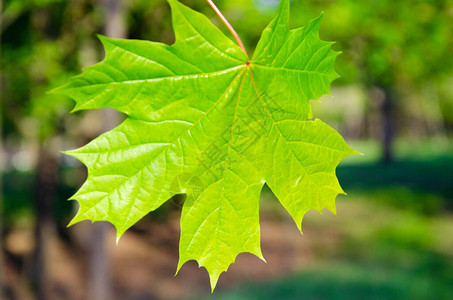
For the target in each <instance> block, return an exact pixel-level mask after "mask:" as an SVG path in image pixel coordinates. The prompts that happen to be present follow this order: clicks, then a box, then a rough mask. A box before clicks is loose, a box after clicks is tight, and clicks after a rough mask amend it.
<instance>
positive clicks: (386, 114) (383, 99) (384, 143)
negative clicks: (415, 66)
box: [371, 87, 396, 163]
mask: <svg viewBox="0 0 453 300" xmlns="http://www.w3.org/2000/svg"><path fill="white" fill-rule="evenodd" d="M371 98H372V99H373V101H374V102H375V104H376V107H377V108H378V109H379V115H380V118H379V119H380V120H379V126H380V130H379V131H380V140H381V148H382V162H383V163H391V162H393V161H394V153H393V141H394V138H395V132H396V130H395V120H394V99H393V94H392V92H391V91H390V90H389V89H386V88H382V87H374V88H372V90H371Z"/></svg>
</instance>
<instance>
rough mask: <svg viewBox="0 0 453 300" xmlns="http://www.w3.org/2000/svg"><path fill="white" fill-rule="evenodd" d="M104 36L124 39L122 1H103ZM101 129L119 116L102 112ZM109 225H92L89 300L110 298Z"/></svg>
mask: <svg viewBox="0 0 453 300" xmlns="http://www.w3.org/2000/svg"><path fill="white" fill-rule="evenodd" d="M104 7H105V34H106V35H107V36H108V37H113V38H125V37H126V25H125V7H124V1H120V0H104ZM102 118H103V128H102V131H103V132H106V131H109V130H111V129H113V128H114V127H116V126H117V125H118V122H119V116H118V113H117V112H116V111H115V110H112V109H108V110H103V111H102ZM109 226H110V225H109V224H106V223H96V224H94V230H93V240H92V243H91V249H90V283H89V284H90V288H89V289H90V295H89V296H90V299H93V300H108V299H113V297H112V276H111V274H112V272H111V271H110V257H109V255H108V251H107V249H106V245H105V238H106V234H107V232H108V229H109Z"/></svg>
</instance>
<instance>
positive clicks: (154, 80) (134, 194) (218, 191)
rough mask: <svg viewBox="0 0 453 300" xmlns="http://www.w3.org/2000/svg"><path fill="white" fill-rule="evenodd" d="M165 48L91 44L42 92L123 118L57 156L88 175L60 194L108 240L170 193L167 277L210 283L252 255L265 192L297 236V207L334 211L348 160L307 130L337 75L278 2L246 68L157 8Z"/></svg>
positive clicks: (341, 148)
mask: <svg viewBox="0 0 453 300" xmlns="http://www.w3.org/2000/svg"><path fill="white" fill-rule="evenodd" d="M169 3H170V6H171V9H172V16H173V27H174V31H175V34H176V42H175V44H174V45H171V46H169V45H165V44H161V43H154V42H149V41H140V40H121V39H110V38H106V37H103V36H100V39H101V41H102V43H103V45H104V47H105V50H106V53H107V54H106V58H105V60H104V61H102V62H101V63H98V64H96V65H94V66H91V67H89V68H86V69H85V70H84V73H83V74H82V75H79V76H77V77H74V78H73V79H72V80H71V81H70V82H69V83H68V84H66V85H65V86H63V87H61V88H59V89H58V90H56V91H55V92H57V93H61V94H64V95H67V96H69V97H71V98H73V99H74V100H75V101H76V106H75V109H74V110H75V111H78V110H86V109H99V108H107V107H108V108H114V109H116V110H118V111H120V112H122V113H124V114H126V115H127V116H128V118H127V119H126V121H124V123H122V124H121V125H120V126H118V127H117V128H115V129H114V130H112V131H109V132H107V133H105V134H103V135H101V136H100V137H98V138H97V139H95V140H93V141H92V142H91V143H89V144H88V145H86V146H84V147H82V148H80V149H78V150H75V151H70V152H67V153H68V154H69V155H72V156H74V157H76V158H77V159H79V160H81V161H82V162H83V163H84V164H85V165H86V166H87V168H88V171H89V173H88V179H87V181H86V182H85V184H84V185H83V186H82V188H81V189H80V190H79V191H78V192H77V193H76V195H74V196H73V198H72V199H73V200H77V201H78V202H79V204H80V209H79V211H78V213H77V215H76V217H75V218H74V219H73V221H72V222H71V224H70V225H72V224H74V223H77V222H79V221H82V220H86V219H89V220H92V221H101V220H102V221H109V222H111V223H112V224H113V225H114V226H115V227H116V229H117V233H118V237H120V236H121V235H122V234H123V233H124V232H125V231H126V230H127V229H128V228H130V227H131V226H132V225H134V224H135V223H136V222H137V221H138V220H140V219H141V218H143V217H144V216H145V215H146V214H148V213H149V212H151V211H154V210H156V209H157V208H158V207H160V206H161V205H162V204H163V203H164V202H166V201H168V200H169V198H171V197H172V196H174V195H175V194H181V193H186V194H187V199H186V202H185V203H184V207H183V210H182V216H181V239H180V249H179V250H180V260H179V265H178V270H179V269H180V268H181V266H182V265H183V264H184V263H185V262H187V261H189V260H197V261H198V262H199V265H200V266H204V267H205V268H206V269H207V270H208V272H209V274H210V278H211V286H212V288H214V287H215V285H216V283H217V280H218V277H219V276H220V274H221V273H222V272H224V271H226V270H227V269H228V266H229V265H230V264H231V263H233V262H234V260H235V258H236V256H237V255H238V254H239V253H242V252H249V253H252V254H255V255H256V256H258V257H259V258H261V259H263V260H264V258H263V255H262V253H261V250H260V227H259V199H260V192H261V189H262V187H263V185H264V183H267V184H268V186H269V187H270V188H271V190H272V191H273V192H274V194H275V195H276V196H277V198H278V199H279V201H280V202H281V203H282V205H283V206H284V207H285V208H286V209H287V211H288V212H289V213H290V214H291V216H292V217H293V219H294V221H295V222H296V224H297V226H298V227H299V228H301V224H302V217H303V216H304V214H305V213H306V212H307V211H308V210H311V209H315V210H318V211H321V210H322V209H323V208H328V209H330V210H331V211H333V212H335V198H336V196H337V195H338V194H340V193H343V191H342V189H341V187H340V185H339V183H338V180H337V178H336V175H335V169H336V167H337V165H338V164H339V163H340V162H341V161H342V160H343V159H344V158H345V157H347V156H350V155H353V154H357V152H356V151H354V150H352V149H351V148H350V147H349V146H348V145H347V144H346V143H345V142H344V140H343V138H342V137H341V136H340V135H339V134H338V133H337V132H336V131H335V130H333V129H332V128H330V127H329V126H327V125H326V124H325V123H323V122H322V121H320V120H312V117H313V116H312V112H311V107H310V104H309V100H310V99H319V98H320V97H321V96H322V95H324V94H327V93H329V89H330V84H331V82H332V81H333V80H334V79H336V78H337V77H338V75H337V74H336V73H335V70H334V62H335V59H336V57H337V55H338V53H336V52H334V51H333V50H332V49H331V45H332V43H328V42H324V41H321V40H320V39H319V34H318V31H319V24H320V21H321V18H317V19H315V20H313V21H311V22H310V23H309V24H308V25H307V26H305V27H304V28H300V29H296V30H289V29H288V22H289V0H282V1H281V3H280V6H279V10H278V16H277V17H276V18H275V19H274V20H273V21H272V22H271V23H270V24H269V26H268V27H267V28H266V29H265V30H264V32H263V35H262V38H261V40H260V41H259V44H258V46H257V49H256V51H255V54H254V56H253V58H252V59H251V60H250V59H249V58H248V57H247V55H246V54H245V53H244V52H243V51H242V50H241V49H240V48H239V47H238V46H237V45H236V44H235V43H233V41H231V40H230V39H229V38H227V37H226V36H225V35H224V34H223V33H222V32H221V31H220V30H219V29H218V28H217V27H215V26H214V25H213V24H212V23H211V22H210V21H209V20H208V19H207V18H206V17H205V16H204V15H202V14H200V13H198V12H195V11H193V10H191V9H190V8H188V7H186V6H184V5H183V4H181V3H180V2H178V1H177V0H169Z"/></svg>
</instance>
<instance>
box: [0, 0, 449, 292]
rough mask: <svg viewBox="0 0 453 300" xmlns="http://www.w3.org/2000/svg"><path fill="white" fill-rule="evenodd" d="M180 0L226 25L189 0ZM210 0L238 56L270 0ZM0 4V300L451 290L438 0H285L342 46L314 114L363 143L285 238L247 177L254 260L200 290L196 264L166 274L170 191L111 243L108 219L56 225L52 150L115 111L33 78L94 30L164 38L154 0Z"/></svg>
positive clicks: (56, 164)
mask: <svg viewBox="0 0 453 300" xmlns="http://www.w3.org/2000/svg"><path fill="white" fill-rule="evenodd" d="M182 2H183V3H185V4H187V5H189V6H190V7H192V8H194V9H196V10H198V11H201V12H203V13H205V14H206V15H207V16H208V17H209V18H211V19H212V21H213V22H214V23H215V24H217V25H218V26H219V27H220V28H221V29H222V30H223V31H224V32H225V33H226V34H228V35H229V33H228V32H227V30H226V28H225V26H224V25H223V24H221V22H220V21H219V19H218V18H217V17H216V15H215V14H214V12H213V11H212V10H211V8H210V7H209V6H208V4H207V3H206V1H204V0H187V1H186V0H183V1H182ZM215 2H216V4H218V6H219V8H220V9H221V10H222V11H223V12H224V14H225V15H226V17H227V18H228V19H229V20H230V22H231V23H232V25H233V26H234V27H235V28H236V30H237V31H238V33H239V35H240V36H241V38H242V40H243V41H244V43H245V45H246V47H247V48H248V51H249V53H253V49H254V46H255V45H256V43H257V41H258V39H259V37H260V34H261V31H262V30H263V28H264V27H265V26H266V25H267V23H268V22H269V21H270V20H271V18H273V16H274V15H275V12H276V8H277V6H278V0H241V1H239V0H222V1H220V0H219V1H215ZM0 11H1V16H0V37H1V44H0V90H1V94H0V99H1V100H0V118H1V119H0V129H1V139H0V176H1V181H0V182H1V187H0V188H1V192H0V233H1V234H0V249H1V250H0V299H100V300H102V299H200V298H202V299H211V298H215V299H217V298H219V299H453V142H452V134H453V131H452V129H453V1H452V0H428V1H419V0H392V1H390V0H362V1H357V0H306V1H303V0H294V1H292V16H291V26H292V27H299V26H303V25H304V24H306V23H307V22H308V21H309V20H310V19H313V18H315V17H317V16H319V15H320V13H321V12H322V11H324V20H323V23H322V26H321V33H320V35H321V38H322V39H324V40H331V41H336V44H335V45H334V49H335V50H338V51H342V52H343V54H342V55H341V56H340V57H339V58H338V61H337V64H336V69H337V72H338V73H339V74H340V75H341V76H342V78H341V79H339V80H337V81H335V82H334V84H333V87H332V95H333V97H330V96H327V97H325V98H323V99H322V101H321V103H313V106H314V112H315V116H316V117H318V118H321V119H322V120H324V121H325V122H327V123H328V124H330V125H331V126H333V127H334V128H335V129H337V130H338V131H339V132H340V133H341V134H343V136H344V137H345V138H346V140H347V141H348V142H349V143H350V144H351V145H352V146H353V147H354V148H355V149H357V150H359V151H360V152H362V153H364V154H365V156H362V157H352V158H349V159H347V160H346V161H345V162H343V163H342V164H341V165H340V167H339V168H338V171H337V174H338V177H339V179H340V182H341V184H342V186H343V188H344V189H345V190H346V191H347V192H348V196H340V197H339V198H338V199H337V206H338V215H337V216H333V215H332V214H331V213H330V212H327V211H326V212H325V213H324V215H323V216H320V215H319V214H318V213H314V212H310V213H309V214H308V215H307V216H306V217H305V219H304V235H303V236H301V235H300V233H299V232H298V230H297V228H296V226H295V225H294V223H293V221H292V220H291V219H290V218H289V216H288V214H287V213H286V212H285V211H284V209H283V207H282V206H281V205H280V204H279V203H278V200H277V199H275V197H274V196H273V195H272V192H271V191H270V190H269V189H268V188H266V187H265V188H264V190H263V193H262V200H261V224H262V247H263V254H264V256H265V257H266V259H267V261H268V263H267V264H264V263H263V262H261V261H259V260H258V259H256V258H255V257H253V256H251V255H248V254H241V255H240V256H239V257H238V259H237V263H236V264H234V265H232V266H231V268H230V270H229V272H228V273H226V274H224V275H222V277H221V278H220V281H219V285H218V288H217V290H216V292H215V294H214V295H210V293H209V280H208V276H207V273H206V271H204V270H199V269H198V268H197V265H196V263H189V264H187V265H186V266H184V267H183V269H182V271H181V272H180V274H179V275H178V276H177V277H176V278H173V275H174V272H175V270H176V265H177V259H178V238H179V223H178V222H179V220H178V218H179V214H180V201H179V199H176V198H175V199H172V201H169V202H168V204H166V205H165V206H164V207H162V208H161V209H159V211H157V212H155V213H152V214H151V215H149V216H148V217H146V218H145V219H144V220H142V221H141V222H140V223H139V224H137V226H135V227H134V228H133V229H132V230H130V231H129V232H128V233H126V235H125V236H124V238H123V239H122V240H121V241H120V243H119V245H118V246H116V245H115V241H114V235H115V233H114V231H113V227H111V226H110V225H107V224H94V225H93V224H91V223H89V222H84V223H82V224H79V225H76V226H74V227H72V228H70V229H67V228H66V224H67V223H68V221H69V220H70V218H71V216H72V215H74V212H75V209H76V206H77V205H76V204H75V203H72V202H67V201H66V199H68V198H69V197H70V196H71V195H72V194H73V193H74V192H75V191H76V190H77V189H78V187H80V185H81V184H82V183H83V181H84V180H85V177H86V170H85V168H84V167H83V166H81V165H80V164H79V163H78V162H77V161H75V160H73V159H71V158H69V157H65V156H63V155H62V154H60V151H62V150H67V149H72V148H76V147H79V146H82V145H83V144H85V143H86V142H88V141H89V140H91V139H93V138H94V137H96V136H97V135H99V134H100V133H101V132H103V131H105V130H106V129H108V128H109V127H112V125H115V124H117V123H118V122H120V119H121V118H122V117H121V116H115V117H114V118H113V119H114V121H112V118H111V116H112V114H113V115H114V113H112V112H102V111H87V112H79V113H76V114H72V115H70V114H69V112H70V110H71V108H72V106H73V104H72V102H71V101H70V100H69V99H66V98H62V97H60V96H55V95H47V94H46V91H48V90H50V89H51V88H53V87H56V86H58V85H60V84H61V83H63V82H65V81H66V80H67V79H68V78H69V77H70V76H72V75H75V74H78V73H80V72H81V68H82V67H86V66H88V65H91V64H94V63H96V62H98V61H100V60H101V59H102V58H103V55H104V53H103V50H102V47H101V44H100V42H99V41H98V40H97V38H96V35H95V34H96V33H103V34H105V35H107V36H110V37H124V38H135V39H147V40H153V41H160V42H165V43H172V42H173V41H174V36H173V33H172V28H171V16H170V10H169V7H168V5H167V3H166V1H164V0H124V1H120V0H69V1H63V0H6V1H0ZM109 116H110V117H109Z"/></svg>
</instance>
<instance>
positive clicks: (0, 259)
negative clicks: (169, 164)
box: [0, 0, 6, 299]
mask: <svg viewBox="0 0 453 300" xmlns="http://www.w3.org/2000/svg"><path fill="white" fill-rule="evenodd" d="M0 14H1V15H3V0H0ZM1 32H3V19H2V17H1V16H0V299H3V296H4V289H5V287H4V286H3V285H4V282H5V278H6V276H5V270H4V269H5V262H4V259H5V256H4V252H3V251H4V246H3V245H4V243H3V220H4V217H3V127H2V125H3V124H2V123H3V107H2V103H3V92H2V91H3V80H2V73H1V72H2V66H1V62H2V41H1Z"/></svg>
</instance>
